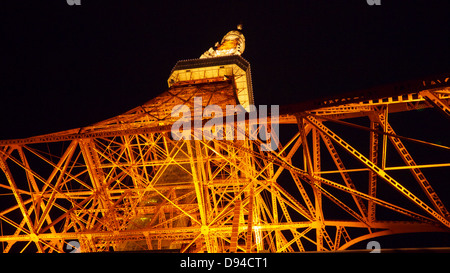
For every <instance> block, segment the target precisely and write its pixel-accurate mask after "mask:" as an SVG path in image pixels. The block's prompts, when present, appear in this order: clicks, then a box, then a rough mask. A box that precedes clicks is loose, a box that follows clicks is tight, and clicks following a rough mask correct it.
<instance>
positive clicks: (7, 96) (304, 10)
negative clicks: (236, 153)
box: [0, 0, 450, 139]
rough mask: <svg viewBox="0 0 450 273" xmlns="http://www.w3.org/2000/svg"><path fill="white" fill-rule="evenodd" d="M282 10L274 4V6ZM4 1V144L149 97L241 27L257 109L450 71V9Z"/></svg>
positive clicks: (0, 47) (354, 3)
mask: <svg viewBox="0 0 450 273" xmlns="http://www.w3.org/2000/svg"><path fill="white" fill-rule="evenodd" d="M275 3H276V4H275ZM381 3H382V5H381V6H369V5H368V4H367V2H366V0H351V1H349V0H345V1H344V0H332V1H331V0H328V1H320V0H297V1H290V2H280V1H276V2H275V1H273V2H271V3H266V2H263V1H258V2H247V1H205V2H193V1H125V0H123V1H88V0H81V6H69V5H68V4H67V2H66V0H52V1H31V0H24V1H15V0H7V1H3V2H2V4H1V7H0V34H1V36H2V39H1V40H2V41H1V43H0V63H1V71H0V94H1V98H2V99H1V103H0V122H1V124H2V130H0V139H7V138H19V137H27V136H32V135H37V134H43V133H50V132H55V131H60V130H64V129H71V128H75V127H81V126H85V125H88V124H91V123H94V122H97V121H101V120H103V119H106V118H109V117H112V116H115V115H117V114H120V113H122V112H124V111H127V110H129V109H130V108H133V107H135V106H137V105H139V104H142V103H144V102H146V101H147V100H150V99H152V98H153V97H155V96H156V95H158V94H159V93H161V92H163V91H165V89H166V88H167V83H166V80H167V77H168V76H169V73H170V70H171V69H172V67H173V66H174V65H175V63H176V62H177V61H178V60H180V59H191V58H198V57H199V56H200V55H201V54H202V53H203V52H204V51H205V50H207V49H208V48H209V47H210V46H212V45H213V44H214V43H215V42H216V41H220V39H221V38H222V36H223V35H224V34H225V33H226V32H228V31H229V30H231V29H233V28H235V26H236V25H237V24H238V23H239V22H241V21H242V22H243V24H244V30H243V32H244V35H245V37H246V50H245V52H244V54H243V57H244V58H245V59H247V60H248V61H249V62H250V64H251V66H252V77H253V86H254V88H253V89H254V97H255V103H256V104H279V105H283V104H288V103H294V102H300V101H304V100H309V99H313V98H318V97H321V96H329V95H334V94H336V95H338V94H339V93H342V92H348V91H353V90H358V89H364V88H369V87H373V86H376V85H381V84H386V83H395V82H399V81H403V80H409V79H415V78H418V77H422V76H428V75H434V74H440V73H444V72H449V71H450V62H449V61H450V54H449V49H450V40H449V37H450V35H449V29H450V23H449V20H448V17H449V11H450V4H449V1H447V0H446V1H443V0H442V1H441V0H435V1H406V0H405V1H392V0H391V1H388V0H381Z"/></svg>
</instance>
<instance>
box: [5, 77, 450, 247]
mask: <svg viewBox="0 0 450 273" xmlns="http://www.w3.org/2000/svg"><path fill="white" fill-rule="evenodd" d="M448 86H449V78H448V76H447V77H442V78H439V79H437V80H436V82H435V85H432V84H428V83H427V84H425V82H424V84H423V86H422V88H421V89H420V90H415V89H413V88H411V90H408V88H407V89H406V90H404V91H402V92H401V94H398V95H393V96H380V97H378V98H373V97H371V98H364V97H361V96H359V97H353V98H350V99H348V98H343V97H341V98H339V99H336V100H328V101H327V100H323V101H322V103H321V105H320V106H313V107H310V108H309V109H307V110H295V108H292V107H291V106H290V107H286V108H284V109H286V110H285V111H282V114H281V116H280V117H279V119H278V122H279V124H280V134H279V139H278V141H277V143H279V144H278V147H277V149H276V150H275V151H263V150H261V144H262V143H263V142H262V141H261V140H249V139H250V138H249V130H248V129H249V128H248V126H249V121H250V118H248V117H247V123H246V126H245V128H246V129H245V130H246V131H245V134H246V136H247V138H246V140H235V141H230V140H218V139H212V140H206V139H204V138H203V139H200V140H178V141H175V140H174V139H173V137H172V136H171V133H170V130H171V124H173V122H174V121H175V120H176V119H175V118H173V117H172V116H171V115H170V113H171V109H172V108H173V106H175V105H180V104H183V105H187V106H189V107H190V108H191V109H192V107H193V98H194V97H202V98H203V100H202V101H203V107H205V106H207V105H212V104H215V105H219V106H224V105H227V104H235V103H236V100H235V99H234V96H233V94H234V93H233V92H235V91H234V81H233V78H227V77H223V78H220V77H219V78H215V79H214V80H211V81H208V82H196V83H193V82H191V83H189V84H188V85H174V86H172V87H171V88H170V89H169V90H168V91H167V92H165V93H163V94H162V95H160V96H158V97H157V98H155V99H153V100H151V101H149V102H148V103H146V104H144V105H142V106H139V107H137V108H135V109H133V110H131V111H129V112H127V113H125V114H122V115H119V116H117V117H114V118H112V119H109V120H106V121H103V122H99V123H97V124H94V125H92V126H89V127H85V128H80V129H74V130H69V131H64V132H58V133H53V134H48V135H44V136H37V137H31V138H27V139H16V140H4V141H0V145H1V147H0V168H1V170H2V174H1V175H0V205H1V210H0V223H1V234H0V246H1V249H2V251H3V252H23V251H26V252H27V251H34V252H36V251H37V252H63V251H65V249H66V247H67V245H68V244H69V245H72V244H74V242H78V244H79V245H80V247H81V251H83V252H96V251H130V250H138V251H139V250H144V251H157V250H160V251H170V250H177V251H180V252H205V251H207V252H298V251H336V250H346V249H348V248H349V247H351V246H352V245H354V244H355V243H358V242H360V241H363V240H367V239H371V238H375V237H378V236H383V235H389V234H398V233H409V232H448V231H450V217H449V216H450V215H449V212H448V210H447V209H446V204H448V202H449V196H445V194H444V195H442V194H440V193H439V192H438V191H437V190H436V186H439V187H438V188H442V184H445V183H447V182H448V176H445V177H440V179H437V180H435V181H431V180H428V179H427V178H426V176H425V174H424V172H425V171H424V169H427V170H432V169H433V168H446V170H447V174H448V170H449V167H450V161H448V160H447V161H444V162H435V161H433V160H431V159H430V160H429V161H426V159H423V158H421V161H420V164H419V163H416V161H415V160H414V156H413V154H412V153H411V152H410V151H409V150H408V145H411V143H420V145H421V147H422V148H424V149H428V147H435V148H436V149H440V150H443V151H446V152H449V151H448V150H449V147H446V146H444V145H442V144H439V143H430V142H425V141H422V140H417V139H414V138H411V137H408V135H407V134H406V135H398V134H397V132H396V131H395V126H394V125H393V124H391V122H390V119H389V118H390V117H391V116H392V115H396V113H399V112H402V113H405V112H406V113H407V112H408V111H415V110H417V109H423V108H430V107H434V108H436V109H438V110H439V111H441V112H442V113H443V114H444V115H447V117H449V113H450V111H449V101H450V89H449V87H448ZM282 110H283V108H282ZM422 113H423V114H424V115H426V114H427V113H428V112H427V111H423V112H422ZM362 121H364V122H365V123H366V125H364V124H363V123H364V122H362ZM269 125H270V122H269ZM233 126H234V129H235V130H239V129H241V128H242V127H239V126H237V123H236V122H235V123H233ZM339 126H340V127H339ZM269 127H270V126H269ZM340 128H351V129H352V130H353V131H352V132H353V133H351V137H348V132H346V133H345V134H341V129H340ZM258 129H259V130H263V129H264V130H265V129H267V128H265V127H264V128H263V127H261V126H259V127H258ZM422 129H424V128H422ZM342 130H344V129H342ZM194 134H195V130H192V136H194ZM446 137H448V136H446ZM272 141H274V140H272ZM393 152H394V153H395V154H396V156H397V157H399V158H401V160H402V161H403V163H404V164H402V165H398V166H388V164H387V162H388V161H389V157H390V156H391V155H392V154H393ZM447 155H448V153H447ZM447 158H450V157H447ZM400 171H403V172H404V173H402V175H397V174H398V172H400ZM408 173H409V174H408Z"/></svg>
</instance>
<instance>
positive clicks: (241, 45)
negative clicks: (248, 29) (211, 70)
mask: <svg viewBox="0 0 450 273" xmlns="http://www.w3.org/2000/svg"><path fill="white" fill-rule="evenodd" d="M241 30H242V24H239V25H237V27H236V29H235V30H232V31H229V32H228V33H227V34H225V36H223V38H222V41H220V43H219V42H216V44H215V45H214V47H211V48H209V50H208V51H206V52H205V53H203V54H202V55H201V56H200V59H204V58H214V57H221V56H230V55H241V54H242V53H244V49H245V37H244V34H242V32H241Z"/></svg>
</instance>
